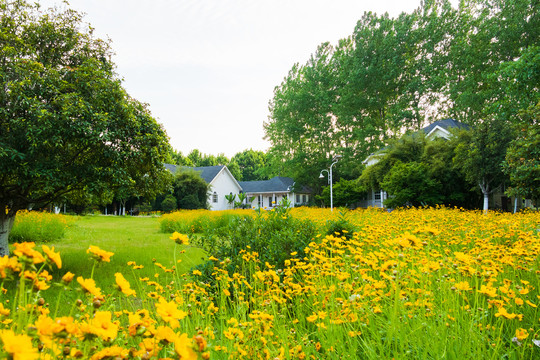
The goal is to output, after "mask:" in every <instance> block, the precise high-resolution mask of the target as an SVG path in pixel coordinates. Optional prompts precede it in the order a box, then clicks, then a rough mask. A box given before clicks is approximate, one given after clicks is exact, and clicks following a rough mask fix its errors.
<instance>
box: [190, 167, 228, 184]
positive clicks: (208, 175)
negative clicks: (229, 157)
mask: <svg viewBox="0 0 540 360" xmlns="http://www.w3.org/2000/svg"><path fill="white" fill-rule="evenodd" d="M224 167H225V165H216V166H199V167H193V168H192V167H188V169H193V170H195V171H197V172H199V173H200V174H201V177H202V178H203V179H204V181H206V182H207V183H209V184H210V183H211V182H212V180H214V179H215V178H216V176H218V174H219V173H220V172H221V170H223V168H224Z"/></svg>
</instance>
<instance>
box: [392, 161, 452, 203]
mask: <svg viewBox="0 0 540 360" xmlns="http://www.w3.org/2000/svg"><path fill="white" fill-rule="evenodd" d="M381 186H382V188H383V189H385V190H386V191H387V192H388V193H389V194H391V195H392V196H391V197H389V198H388V199H386V200H385V202H384V204H385V205H386V206H389V207H398V206H425V205H431V206H433V205H436V204H440V203H441V202H442V201H443V197H442V195H441V191H440V189H441V184H440V183H438V182H437V181H436V180H435V179H433V178H432V177H430V174H429V167H428V166H427V165H425V164H423V163H418V162H415V161H413V162H409V163H402V162H398V163H396V164H394V166H393V167H392V169H391V170H390V172H389V173H388V174H386V176H385V177H384V180H383V182H382V183H381Z"/></svg>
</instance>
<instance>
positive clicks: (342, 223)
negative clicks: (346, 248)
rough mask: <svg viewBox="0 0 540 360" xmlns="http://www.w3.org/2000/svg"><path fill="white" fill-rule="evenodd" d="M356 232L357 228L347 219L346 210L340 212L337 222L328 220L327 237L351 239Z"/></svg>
mask: <svg viewBox="0 0 540 360" xmlns="http://www.w3.org/2000/svg"><path fill="white" fill-rule="evenodd" d="M356 230H357V229H356V226H355V225H354V224H353V223H351V222H350V221H349V220H348V219H347V212H346V210H343V211H340V212H339V216H338V218H337V219H336V220H328V221H327V222H326V235H333V236H339V237H345V238H346V239H351V238H352V237H353V234H354V232H355V231H356Z"/></svg>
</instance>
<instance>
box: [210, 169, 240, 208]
mask: <svg viewBox="0 0 540 360" xmlns="http://www.w3.org/2000/svg"><path fill="white" fill-rule="evenodd" d="M214 192H216V193H217V195H218V196H217V203H215V202H213V194H214ZM231 192H232V193H233V194H235V195H236V199H235V201H238V193H239V192H240V187H239V186H238V185H237V183H236V182H235V181H234V179H233V177H232V176H231V174H230V172H229V171H228V170H227V168H223V170H222V171H221V172H220V173H219V174H218V175H217V176H216V177H215V178H214V180H213V181H212V182H211V183H210V196H209V197H208V203H209V204H210V210H227V209H232V206H231V207H230V206H229V203H228V201H227V199H225V195H229V194H230V193H231Z"/></svg>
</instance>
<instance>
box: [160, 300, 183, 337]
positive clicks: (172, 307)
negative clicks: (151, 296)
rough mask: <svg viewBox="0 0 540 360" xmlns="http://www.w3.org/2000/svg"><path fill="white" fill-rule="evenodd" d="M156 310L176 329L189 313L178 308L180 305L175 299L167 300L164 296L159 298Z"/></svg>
mask: <svg viewBox="0 0 540 360" xmlns="http://www.w3.org/2000/svg"><path fill="white" fill-rule="evenodd" d="M155 306H156V311H157V313H158V315H159V316H161V319H162V320H163V321H165V322H168V323H169V324H170V325H171V327H172V328H173V329H176V328H177V327H178V326H179V325H180V322H179V321H178V320H182V319H183V318H185V317H186V316H187V315H188V314H187V312H185V311H182V310H178V307H177V305H176V303H175V302H174V301H170V302H167V301H166V300H164V299H163V298H160V299H159V302H158V303H156V304H155Z"/></svg>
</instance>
